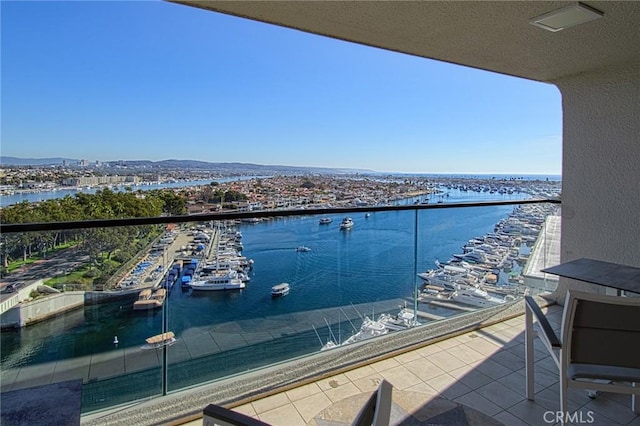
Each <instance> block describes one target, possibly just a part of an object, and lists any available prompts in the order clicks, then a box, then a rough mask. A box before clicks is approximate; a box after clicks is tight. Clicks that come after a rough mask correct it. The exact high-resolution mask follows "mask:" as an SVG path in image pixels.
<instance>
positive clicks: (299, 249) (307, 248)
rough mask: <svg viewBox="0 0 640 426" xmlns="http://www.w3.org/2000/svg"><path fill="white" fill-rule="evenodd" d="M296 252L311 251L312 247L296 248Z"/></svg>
mask: <svg viewBox="0 0 640 426" xmlns="http://www.w3.org/2000/svg"><path fill="white" fill-rule="evenodd" d="M296 251H300V252H307V251H311V247H307V246H300V247H298V248H296Z"/></svg>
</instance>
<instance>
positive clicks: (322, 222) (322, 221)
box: [320, 217, 333, 225]
mask: <svg viewBox="0 0 640 426" xmlns="http://www.w3.org/2000/svg"><path fill="white" fill-rule="evenodd" d="M331 222H333V219H331V218H330V217H323V218H322V219H320V225H328V224H330V223H331Z"/></svg>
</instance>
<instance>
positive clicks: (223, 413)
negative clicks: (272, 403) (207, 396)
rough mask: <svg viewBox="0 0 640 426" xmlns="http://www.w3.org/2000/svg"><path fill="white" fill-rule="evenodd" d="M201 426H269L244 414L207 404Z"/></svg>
mask: <svg viewBox="0 0 640 426" xmlns="http://www.w3.org/2000/svg"><path fill="white" fill-rule="evenodd" d="M202 425H203V426H270V425H269V424H268V423H265V422H262V421H260V420H258V419H255V418H253V417H250V416H247V415H246V414H242V413H238V412H237V411H233V410H230V409H228V408H224V407H222V406H220V405H216V404H209V405H207V406H206V407H205V409H204V412H203V417H202Z"/></svg>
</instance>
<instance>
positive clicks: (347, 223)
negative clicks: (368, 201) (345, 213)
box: [340, 217, 353, 229]
mask: <svg viewBox="0 0 640 426" xmlns="http://www.w3.org/2000/svg"><path fill="white" fill-rule="evenodd" d="M351 228H353V219H351V218H350V217H345V218H344V219H342V222H340V229H351Z"/></svg>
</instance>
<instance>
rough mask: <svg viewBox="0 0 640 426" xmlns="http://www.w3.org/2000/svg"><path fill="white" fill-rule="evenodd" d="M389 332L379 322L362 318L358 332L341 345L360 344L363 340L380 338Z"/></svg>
mask: <svg viewBox="0 0 640 426" xmlns="http://www.w3.org/2000/svg"><path fill="white" fill-rule="evenodd" d="M388 332H389V330H388V329H387V327H385V325H384V323H383V322H381V321H374V320H372V319H371V318H369V317H364V320H363V321H362V325H361V326H360V330H359V331H358V332H357V333H356V334H354V335H353V336H351V337H349V338H348V339H347V340H345V341H344V342H343V343H342V344H343V345H348V344H351V343H356V342H361V341H363V340H367V339H371V338H373V337H377V336H382V335H383V334H387V333H388Z"/></svg>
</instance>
